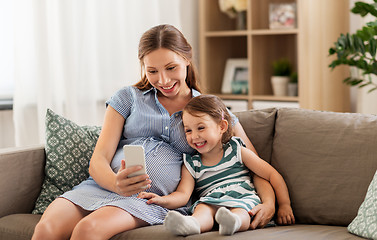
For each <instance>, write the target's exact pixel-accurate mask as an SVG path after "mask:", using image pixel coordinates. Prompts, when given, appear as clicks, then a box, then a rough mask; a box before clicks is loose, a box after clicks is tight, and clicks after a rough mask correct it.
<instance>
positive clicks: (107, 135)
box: [89, 106, 150, 196]
mask: <svg viewBox="0 0 377 240" xmlns="http://www.w3.org/2000/svg"><path fill="white" fill-rule="evenodd" d="M124 121H125V120H124V118H123V116H122V115H120V114H119V113H118V112H117V111H116V110H115V109H114V108H112V107H111V106H108V107H107V109H106V113H105V119H104V123H103V126H102V130H101V134H100V136H99V138H98V141H97V144H96V147H95V149H94V152H93V155H92V158H91V160H90V166H89V173H90V175H91V176H92V177H93V179H94V180H95V181H96V183H97V184H98V185H100V186H101V187H103V188H105V189H107V190H109V191H112V192H116V193H118V194H120V195H123V196H130V195H132V194H135V193H138V192H140V191H142V190H143V189H142V187H143V186H146V185H148V184H149V183H150V180H148V175H146V174H144V175H140V176H137V177H132V178H128V177H127V176H128V175H129V174H130V173H132V172H135V171H137V170H138V167H136V166H135V167H130V168H125V167H124V166H123V167H121V169H120V170H119V171H118V173H114V172H113V170H112V169H111V166H110V163H111V160H112V159H113V157H114V154H115V151H116V149H117V146H118V144H119V140H120V137H121V135H122V132H123V126H124Z"/></svg>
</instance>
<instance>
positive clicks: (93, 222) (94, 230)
mask: <svg viewBox="0 0 377 240" xmlns="http://www.w3.org/2000/svg"><path fill="white" fill-rule="evenodd" d="M147 225H148V223H146V222H144V221H142V220H140V219H138V218H135V217H134V216H132V215H131V214H129V213H128V212H126V211H124V210H123V209H121V208H118V207H113V206H106V207H102V208H100V209H98V210H95V211H94V212H92V213H90V214H89V215H87V216H86V217H85V218H83V219H82V220H81V221H80V222H78V223H77V225H76V227H75V228H74V230H73V233H72V237H71V239H80V240H84V239H91V240H92V239H109V238H111V237H112V236H114V235H116V234H118V233H120V232H123V231H127V230H131V229H134V228H138V227H142V226H147Z"/></svg>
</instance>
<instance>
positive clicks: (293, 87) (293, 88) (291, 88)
mask: <svg viewBox="0 0 377 240" xmlns="http://www.w3.org/2000/svg"><path fill="white" fill-rule="evenodd" d="M297 95H298V91H297V83H288V96H297Z"/></svg>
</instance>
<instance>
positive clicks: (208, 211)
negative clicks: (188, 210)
mask: <svg viewBox="0 0 377 240" xmlns="http://www.w3.org/2000/svg"><path fill="white" fill-rule="evenodd" d="M216 210H217V207H215V206H210V205H207V204H204V203H200V204H198V205H197V206H196V208H195V210H194V213H193V215H192V216H183V215H182V214H180V213H178V212H176V211H170V212H168V214H167V215H166V217H165V220H164V226H165V227H166V228H167V229H168V230H169V231H170V232H172V233H173V234H175V235H183V236H187V235H192V234H199V233H201V232H208V231H210V230H211V229H212V227H213V223H214V220H213V218H214V216H215V213H216Z"/></svg>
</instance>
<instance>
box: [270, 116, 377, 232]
mask: <svg viewBox="0 0 377 240" xmlns="http://www.w3.org/2000/svg"><path fill="white" fill-rule="evenodd" d="M376 143H377V116H373V115H361V114H349V113H333V112H320V111H312V110H304V109H279V111H278V114H277V119H276V125H275V138H274V143H273V152H272V161H271V164H272V165H273V166H274V167H275V168H276V169H277V170H278V171H279V172H280V173H281V174H282V175H283V177H284V179H285V181H286V183H287V186H288V189H289V193H290V196H291V200H292V206H293V211H294V214H295V216H296V220H297V222H299V223H315V224H331V225H343V226H345V225H348V224H349V223H350V222H351V221H352V219H353V218H354V217H355V216H356V214H357V210H358V208H359V206H360V204H361V203H362V201H363V199H364V197H365V194H366V191H367V188H368V185H369V183H370V181H371V180H372V178H373V175H374V172H375V171H376V169H377V148H376Z"/></svg>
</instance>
